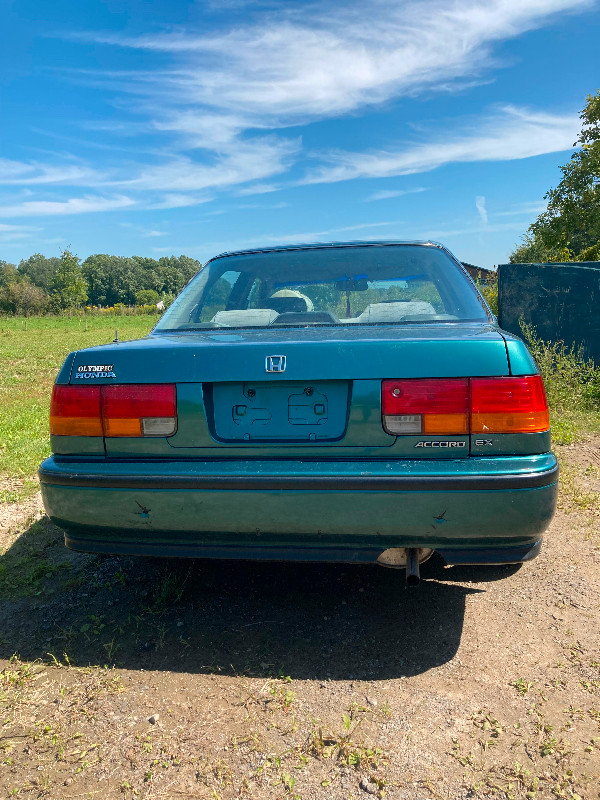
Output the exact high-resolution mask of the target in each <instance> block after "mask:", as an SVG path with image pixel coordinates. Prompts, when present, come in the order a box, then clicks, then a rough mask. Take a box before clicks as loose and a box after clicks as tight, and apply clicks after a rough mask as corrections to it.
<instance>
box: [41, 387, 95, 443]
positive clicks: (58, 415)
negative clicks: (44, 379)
mask: <svg viewBox="0 0 600 800" xmlns="http://www.w3.org/2000/svg"><path fill="white" fill-rule="evenodd" d="M50 433H52V434H54V435H55V436H102V435H103V434H102V418H101V416H100V386H56V385H55V386H54V388H53V390H52V400H51V401H50Z"/></svg>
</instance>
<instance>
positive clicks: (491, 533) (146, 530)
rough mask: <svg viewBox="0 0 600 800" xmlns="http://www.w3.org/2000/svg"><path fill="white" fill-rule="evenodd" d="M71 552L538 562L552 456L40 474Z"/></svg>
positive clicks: (137, 464)
mask: <svg viewBox="0 0 600 800" xmlns="http://www.w3.org/2000/svg"><path fill="white" fill-rule="evenodd" d="M39 474H40V481H41V484H42V496H43V498H44V504H45V507H46V511H47V513H48V515H49V516H50V517H51V519H52V520H53V521H54V522H55V523H56V524H57V525H59V526H60V527H62V528H63V529H64V530H65V535H66V543H67V545H68V546H69V547H72V548H73V549H77V550H83V551H87V552H104V553H123V554H140V555H158V556H176V557H212V558H259V559H278V560H305V561H313V560H314V561H352V562H372V561H375V560H376V559H377V557H378V556H379V554H380V553H381V552H382V551H383V550H385V549H387V548H389V547H429V548H432V549H434V550H437V551H438V552H439V553H440V554H441V555H442V556H443V557H444V558H445V559H446V560H447V561H448V562H449V563H514V562H518V561H524V560H528V559H529V558H532V557H533V556H534V555H536V554H537V550H539V542H540V539H541V535H542V533H543V531H544V530H545V529H546V527H547V526H548V524H549V522H550V520H551V518H552V515H553V513H554V509H555V505H556V494H557V477H558V467H557V464H556V460H555V458H554V456H553V455H552V454H545V455H537V456H520V457H512V456H511V457H498V458H470V459H456V460H445V461H442V460H440V461H432V460H429V459H428V460H422V461H417V460H398V461H392V460H389V461H383V460H381V461H369V462H357V461H318V462H317V461H302V462H299V461H295V460H290V461H284V460H277V461H274V460H263V461H257V460H254V461H252V460H249V461H231V460H227V461H216V460H213V461H202V462H200V461H196V460H194V461H176V462H174V461H162V462H161V461H119V462H116V461H114V462H108V461H92V460H90V461H77V462H75V461H72V460H65V459H56V458H50V459H47V460H46V461H45V462H44V463H43V464H42V466H41V467H40V473H39Z"/></svg>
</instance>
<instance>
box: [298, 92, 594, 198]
mask: <svg viewBox="0 0 600 800" xmlns="http://www.w3.org/2000/svg"><path fill="white" fill-rule="evenodd" d="M579 127H580V121H579V118H578V117H577V115H575V114H573V115H564V116H561V115H553V114H547V113H544V112H539V111H532V110H530V109H525V108H517V107H516V106H506V107H504V108H503V109H500V110H498V111H497V112H495V113H493V114H491V115H490V116H489V117H488V118H487V119H483V120H478V122H477V124H476V125H473V126H472V129H470V130H469V129H467V130H465V131H463V132H462V133H460V134H457V135H455V136H454V137H453V138H452V137H448V136H446V137H445V138H443V139H442V138H435V139H431V140H430V141H428V142H424V143H418V144H413V145H409V146H407V147H398V148H397V149H389V150H379V151H375V152H368V153H353V152H347V151H341V150H338V151H333V152H329V153H323V154H321V158H322V159H323V161H328V162H329V163H328V164H325V165H323V166H320V167H317V168H315V169H313V170H312V172H310V173H309V174H308V175H307V177H306V178H305V179H304V181H303V182H304V183H332V182H335V181H343V180H349V179H351V178H388V177H392V176H394V175H409V174H412V173H418V172H430V171H431V170H434V169H437V168H439V167H441V166H444V165H445V164H450V163H453V162H454V163H456V162H462V163H465V162H477V161H511V160H513V159H520V158H529V157H531V156H538V155H542V154H544V153H553V152H557V151H561V150H568V149H570V148H571V147H572V145H573V141H574V140H575V137H576V136H577V133H578V131H579Z"/></svg>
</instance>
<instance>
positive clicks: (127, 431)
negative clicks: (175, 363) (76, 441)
mask: <svg viewBox="0 0 600 800" xmlns="http://www.w3.org/2000/svg"><path fill="white" fill-rule="evenodd" d="M176 430H177V396H176V390H175V385H174V384H163V383H159V384H136V385H122V386H115V385H109V386H69V385H67V386H55V387H54V390H53V392H52V402H51V405H50V433H52V434H54V435H56V436H172V435H173V434H174V433H175V431H176Z"/></svg>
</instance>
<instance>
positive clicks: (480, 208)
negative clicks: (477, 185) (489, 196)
mask: <svg viewBox="0 0 600 800" xmlns="http://www.w3.org/2000/svg"><path fill="white" fill-rule="evenodd" d="M475 208H476V209H477V213H478V214H479V219H480V220H481V221H482V222H483V224H484V225H487V224H488V213H487V209H486V207H485V197H484V196H483V195H480V196H479V197H476V198H475Z"/></svg>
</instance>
